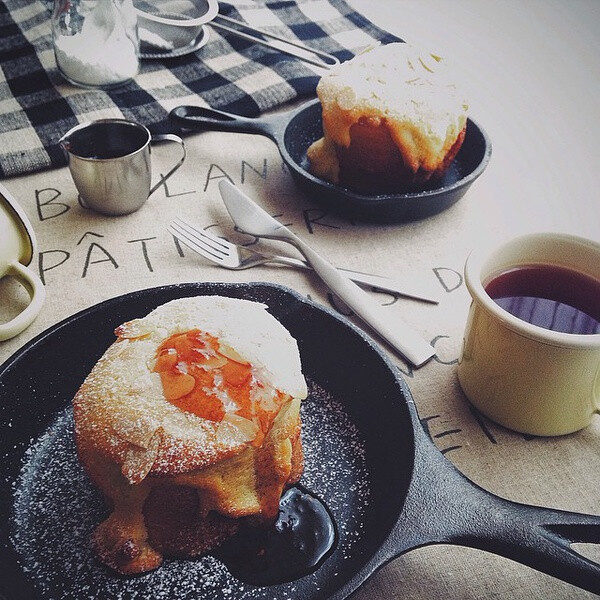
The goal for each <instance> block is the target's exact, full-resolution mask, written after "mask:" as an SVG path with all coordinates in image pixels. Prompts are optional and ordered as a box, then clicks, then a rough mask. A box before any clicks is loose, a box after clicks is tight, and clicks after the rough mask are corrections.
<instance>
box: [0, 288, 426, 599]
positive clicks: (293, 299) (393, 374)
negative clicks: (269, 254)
mask: <svg viewBox="0 0 600 600" xmlns="http://www.w3.org/2000/svg"><path fill="white" fill-rule="evenodd" d="M261 289H263V290H266V292H267V293H269V292H270V291H272V292H274V293H278V292H279V293H281V294H282V295H283V296H284V302H282V303H281V307H282V308H283V314H285V312H286V309H287V307H288V302H289V306H290V307H291V308H292V315H291V318H292V319H294V318H295V317H294V315H293V310H294V309H295V307H296V306H304V307H305V308H308V309H310V310H317V311H319V312H322V313H324V314H325V315H326V316H327V317H328V318H333V319H334V320H335V321H336V322H337V324H338V325H341V326H343V327H344V329H346V330H348V331H349V332H350V333H351V334H352V335H353V336H356V337H357V338H358V341H359V342H360V343H366V345H367V346H368V349H369V352H372V351H375V355H376V357H377V359H378V360H380V361H381V368H383V369H387V370H388V371H389V374H390V380H389V385H390V390H392V389H396V391H397V393H393V394H391V395H390V399H389V401H390V402H391V403H394V404H396V403H398V405H399V406H402V409H401V410H402V411H403V412H404V418H405V419H407V421H406V427H407V429H408V431H409V432H412V436H411V439H410V440H408V439H407V446H406V450H407V451H409V450H412V453H411V454H410V456H409V457H407V463H408V464H410V467H408V469H407V473H406V474H407V478H406V481H405V483H404V484H403V486H404V488H405V491H404V493H403V497H402V498H401V499H399V500H398V501H397V502H394V503H393V504H391V505H390V507H389V511H390V512H389V513H388V515H387V517H388V518H389V522H390V526H389V528H387V527H385V531H383V530H382V532H381V537H380V539H379V542H378V544H377V546H375V547H374V548H372V549H369V550H368V551H367V554H366V555H365V556H364V557H363V559H362V560H361V561H359V562H360V565H358V566H356V567H355V568H354V570H353V572H352V573H351V574H350V575H349V577H348V579H347V580H346V581H345V583H343V582H340V585H338V586H336V587H335V588H334V590H332V593H331V595H328V596H327V597H328V598H330V599H332V600H333V599H336V600H337V599H341V598H347V597H348V596H349V595H351V594H352V593H354V591H355V590H357V589H358V588H359V587H360V586H361V585H362V584H363V583H364V582H365V581H366V580H367V579H368V578H369V577H370V576H371V575H372V574H373V572H374V571H376V570H378V568H379V567H381V566H383V562H382V560H381V558H380V557H381V548H382V546H383V545H384V544H386V543H387V542H388V540H389V539H390V537H391V536H392V534H393V530H394V527H395V524H396V523H397V521H398V519H399V516H400V514H401V513H402V511H403V509H404V503H405V501H406V495H407V490H408V487H409V485H410V481H411V480H412V479H413V477H414V475H415V474H414V459H415V452H416V444H417V443H418V441H417V436H416V432H415V426H416V425H418V416H417V413H416V408H415V406H414V401H413V398H412V395H411V392H410V390H409V388H408V385H407V383H406V382H405V381H404V378H403V377H402V374H401V372H400V370H399V368H397V367H396V366H395V365H394V364H393V363H392V362H391V360H390V359H389V358H388V357H387V356H386V355H385V353H384V352H383V350H382V349H380V347H379V346H378V345H377V344H376V342H374V340H373V339H372V338H371V337H369V336H368V334H366V333H365V332H364V331H362V329H360V328H359V327H357V326H356V325H354V323H352V322H351V321H349V320H348V319H347V318H346V317H345V316H344V315H340V314H339V313H337V312H335V311H334V310H333V309H331V308H328V307H326V306H324V305H322V304H320V303H317V302H315V301H313V300H312V299H310V298H307V297H306V296H302V295H301V294H300V293H298V292H297V291H295V290H293V289H292V288H289V287H287V286H284V285H281V284H275V283H272V282H264V281H256V282H244V283H241V282H189V283H181V284H177V283H176V284H166V285H162V286H153V287H148V288H143V289H139V290H134V291H131V292H126V293H124V294H120V295H118V296H114V297H112V298H108V299H106V300H103V301H101V302H98V303H96V304H94V305H92V306H89V307H87V308H84V309H82V310H80V311H78V312H76V313H74V314H72V315H70V316H68V317H66V318H65V319H63V320H62V321H59V322H57V323H55V324H54V325H51V326H49V327H48V328H47V329H46V330H44V331H43V332H41V333H40V334H38V335H37V336H36V337H34V338H32V339H31V340H29V341H28V342H27V343H25V344H24V345H23V346H22V347H20V348H19V349H18V350H16V351H15V352H14V353H13V354H12V355H11V356H10V357H9V358H8V359H6V360H5V361H4V362H3V363H2V364H0V378H2V377H3V376H4V375H5V374H6V373H7V372H9V371H10V369H11V368H12V367H14V366H15V365H18V363H19V361H20V360H21V359H22V357H24V356H26V355H27V354H28V353H30V352H31V351H32V350H34V349H35V348H36V347H37V346H39V345H40V344H43V343H44V342H45V340H47V338H49V337H52V336H55V335H56V334H58V333H60V332H61V330H64V329H65V328H66V327H69V326H71V325H73V323H76V322H77V321H79V320H81V319H82V318H86V317H90V316H93V314H94V313H96V312H100V313H104V312H105V311H106V310H110V308H111V307H112V306H113V305H114V306H116V307H117V308H118V307H119V306H120V305H121V304H122V303H123V302H124V301H125V302H126V301H128V300H135V299H136V298H141V301H142V302H146V301H147V300H151V301H152V302H153V303H155V305H156V306H159V305H160V304H163V303H165V302H168V301H170V300H172V299H179V298H186V297H196V296H204V295H212V294H215V295H218V294H222V295H225V296H228V295H229V294H228V293H227V292H228V291H229V290H242V291H243V290H248V291H249V292H250V294H252V291H253V290H258V291H259V293H260V290H261ZM204 290H208V292H206V291H205V292H204V293H202V292H203V291H204ZM165 294H166V295H167V296H168V297H169V298H168V299H164V298H163V295H165ZM153 297H156V302H154V300H153ZM234 297H240V298H244V296H234ZM286 297H287V298H286ZM257 301H260V300H257ZM267 301H268V299H266V300H265V301H264V302H265V303H266V302H267ZM273 301H274V304H273V307H274V308H275V309H276V308H277V306H278V302H279V299H278V298H277V297H274V298H273ZM150 310H152V308H150V307H148V311H150ZM108 327H110V324H108ZM0 598H3V596H2V594H1V592H0Z"/></svg>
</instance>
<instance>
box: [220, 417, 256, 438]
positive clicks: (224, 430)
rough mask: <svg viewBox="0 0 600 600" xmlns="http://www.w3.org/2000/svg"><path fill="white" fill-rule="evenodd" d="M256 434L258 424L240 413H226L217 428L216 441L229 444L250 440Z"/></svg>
mask: <svg viewBox="0 0 600 600" xmlns="http://www.w3.org/2000/svg"><path fill="white" fill-rule="evenodd" d="M257 434H258V425H257V424H256V423H255V422H254V421H250V420H249V419H246V418H244V417H240V415H236V414H234V413H227V414H226V415H225V416H224V417H223V420H222V421H221V423H219V427H218V429H217V441H219V442H223V443H227V444H230V443H231V442H232V441H234V442H237V443H243V442H251V441H252V440H253V439H254V438H255V437H256V435H257Z"/></svg>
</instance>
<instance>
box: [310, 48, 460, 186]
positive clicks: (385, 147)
mask: <svg viewBox="0 0 600 600" xmlns="http://www.w3.org/2000/svg"><path fill="white" fill-rule="evenodd" d="M317 95H318V97H319V100H320V102H321V105H322V112H323V133H324V136H323V138H321V139H320V140H318V141H316V142H315V143H314V144H313V145H312V146H311V147H310V148H309V150H308V159H309V162H310V170H311V172H312V173H313V174H314V175H316V176H317V177H320V178H321V179H324V180H326V181H329V182H331V183H335V184H340V183H341V184H344V185H347V186H348V187H351V188H356V189H358V190H360V191H367V192H368V191H370V190H373V191H378V190H380V189H381V188H394V187H395V188H399V189H401V188H402V187H406V186H414V185H415V184H421V183H423V182H426V181H427V180H429V179H431V178H437V177H440V176H441V175H443V173H444V172H445V171H446V170H447V169H448V167H449V166H450V164H451V162H452V160H454V158H455V156H456V154H457V153H458V151H459V149H460V147H461V145H462V142H463V139H464V135H465V129H466V123H467V109H468V105H467V103H466V101H465V99H464V97H463V96H462V94H461V92H460V90H459V89H458V87H457V86H456V83H455V80H454V76H453V74H452V71H451V69H450V67H449V66H448V64H447V62H446V61H445V60H443V59H442V58H440V57H439V56H435V55H433V54H431V53H428V52H425V51H423V50H420V49H418V48H415V47H414V46H410V45H408V44H404V43H393V44H387V45H384V46H376V47H374V48H372V49H370V50H368V51H366V52H364V53H362V54H360V55H358V56H356V57H354V58H353V59H352V60H350V61H347V62H345V63H342V64H341V65H339V66H337V67H335V68H333V69H331V70H330V71H329V72H328V73H327V74H325V75H324V76H323V77H322V78H321V80H320V81H319V84H318V86H317Z"/></svg>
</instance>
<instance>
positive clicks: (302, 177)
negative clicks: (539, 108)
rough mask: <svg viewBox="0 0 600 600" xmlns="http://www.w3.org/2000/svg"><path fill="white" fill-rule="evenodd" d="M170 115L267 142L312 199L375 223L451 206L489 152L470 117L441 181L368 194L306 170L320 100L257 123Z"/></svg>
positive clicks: (203, 114)
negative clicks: (418, 187)
mask: <svg viewBox="0 0 600 600" xmlns="http://www.w3.org/2000/svg"><path fill="white" fill-rule="evenodd" d="M170 117H171V119H172V120H173V121H175V122H176V123H177V124H178V125H179V126H180V127H181V128H182V129H213V130H218V131H237V132H241V133H256V134H260V135H265V136H267V137H269V138H271V139H272V140H273V141H275V143H276V144H277V147H278V148H279V152H280V154H281V157H282V158H283V161H284V162H285V164H286V165H287V167H288V169H289V171H290V173H291V174H292V177H293V178H294V181H295V182H296V184H297V185H298V186H299V187H300V188H301V189H303V190H304V191H305V192H306V193H307V194H308V195H309V197H310V199H311V200H313V201H315V202H318V203H320V204H322V205H323V206H325V207H327V208H330V209H332V210H333V211H335V212H337V213H340V214H343V215H346V216H348V217H350V218H353V219H357V220H362V221H371V222H376V223H393V222H400V221H410V220H414V219H421V218H424V217H428V216H431V215H433V214H436V213H438V212H440V211H442V210H444V209H446V208H448V207H450V206H451V205H452V204H454V203H455V202H457V201H458V200H459V199H460V198H462V196H464V194H465V192H466V191H467V190H468V189H469V187H470V186H471V184H472V183H473V181H475V179H477V177H479V175H481V173H482V172H483V171H484V169H485V168H486V166H487V164H488V162H489V160H490V156H491V152H492V145H491V142H490V139H489V138H488V136H487V134H486V133H485V131H484V130H483V129H482V128H481V127H480V126H479V125H477V123H475V122H474V121H473V120H471V119H468V122H467V132H466V136H465V140H464V142H463V145H462V148H461V150H460V152H459V153H458V155H457V157H456V158H455V159H454V162H453V164H452V167H451V168H450V170H449V171H448V173H447V174H446V175H445V176H444V178H443V179H442V180H441V181H438V182H437V183H435V184H429V185H428V186H426V187H424V188H423V189H421V190H418V191H413V192H406V193H397V194H396V193H394V194H389V193H386V194H378V195H366V194H361V193H357V192H353V191H351V190H349V189H347V188H345V187H343V186H340V185H333V184H331V183H328V182H326V181H323V180H322V179H318V178H317V177H315V176H314V175H312V174H311V173H310V172H309V171H308V160H307V158H306V150H307V149H308V147H309V146H310V145H311V144H312V143H313V142H314V141H315V140H318V139H319V138H321V137H322V135H323V128H322V122H321V104H320V102H319V100H311V101H309V102H307V103H306V104H303V105H302V106H300V107H298V108H296V109H295V110H292V111H290V112H287V113H282V114H276V115H273V116H269V117H261V118H255V119H249V118H246V117H241V116H238V115H233V114H230V113H226V112H222V111H218V110H214V109H209V108H202V107H198V106H178V107H176V108H174V109H173V110H172V111H171V113H170Z"/></svg>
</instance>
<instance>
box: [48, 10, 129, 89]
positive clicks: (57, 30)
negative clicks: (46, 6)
mask: <svg viewBox="0 0 600 600" xmlns="http://www.w3.org/2000/svg"><path fill="white" fill-rule="evenodd" d="M52 38H53V42H54V56H55V58H56V65H57V67H58V69H59V71H60V72H61V74H62V75H63V76H64V78H65V79H66V80H67V81H69V82H70V83H73V84H75V85H78V86H81V87H86V88H110V87H113V86H117V85H122V84H124V83H126V82H128V81H130V80H131V79H133V78H134V77H135V76H136V75H137V73H138V71H139V67H140V59H139V47H140V42H139V37H138V30H137V15H136V12H135V9H134V6H133V0H54V10H53V13H52Z"/></svg>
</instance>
